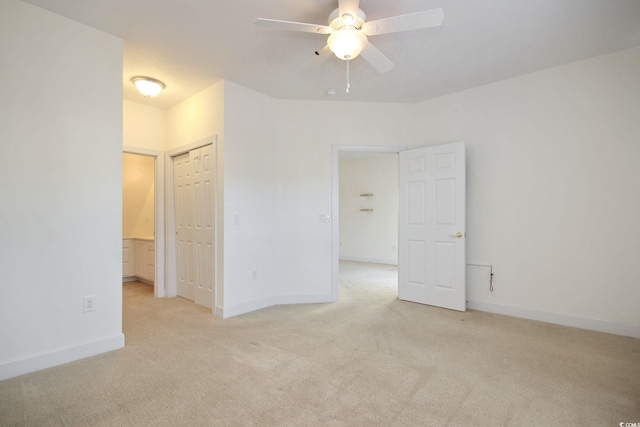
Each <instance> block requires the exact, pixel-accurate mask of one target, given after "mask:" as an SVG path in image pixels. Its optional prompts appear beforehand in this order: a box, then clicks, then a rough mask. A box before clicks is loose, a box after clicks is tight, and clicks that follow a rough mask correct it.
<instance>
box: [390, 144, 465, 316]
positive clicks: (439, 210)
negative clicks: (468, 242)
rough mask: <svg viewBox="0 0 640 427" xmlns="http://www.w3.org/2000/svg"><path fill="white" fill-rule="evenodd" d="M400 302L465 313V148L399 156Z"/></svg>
mask: <svg viewBox="0 0 640 427" xmlns="http://www.w3.org/2000/svg"><path fill="white" fill-rule="evenodd" d="M399 185H400V189H399V198H400V210H399V236H398V237H399V242H398V243H399V246H398V249H399V254H398V255H399V256H398V297H399V298H400V299H402V300H406V301H412V302H418V303H422V304H429V305H434V306H438V307H444V308H450V309H453V310H459V311H465V310H466V294H465V292H466V288H465V286H466V285H465V147H464V143H462V142H458V143H452V144H445V145H438V146H434V147H426V148H419V149H415V150H406V151H401V152H400V160H399Z"/></svg>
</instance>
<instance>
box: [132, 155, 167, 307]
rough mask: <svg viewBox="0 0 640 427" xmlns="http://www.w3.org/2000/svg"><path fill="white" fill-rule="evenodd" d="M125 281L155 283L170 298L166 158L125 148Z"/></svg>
mask: <svg viewBox="0 0 640 427" xmlns="http://www.w3.org/2000/svg"><path fill="white" fill-rule="evenodd" d="M122 206H123V229H122V233H123V235H122V237H123V254H122V256H123V280H126V278H133V279H136V278H139V279H142V280H143V281H145V282H147V283H149V284H153V288H154V291H153V293H154V296H155V297H156V298H162V297H165V296H166V289H165V274H164V265H165V258H164V157H163V153H162V152H160V151H155V150H148V149H144V148H138V147H129V146H126V147H124V148H123V201H122Z"/></svg>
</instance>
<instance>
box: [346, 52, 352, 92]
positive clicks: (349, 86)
mask: <svg viewBox="0 0 640 427" xmlns="http://www.w3.org/2000/svg"><path fill="white" fill-rule="evenodd" d="M349 62H351V60H349V59H347V93H349V89H351V84H350V83H349Z"/></svg>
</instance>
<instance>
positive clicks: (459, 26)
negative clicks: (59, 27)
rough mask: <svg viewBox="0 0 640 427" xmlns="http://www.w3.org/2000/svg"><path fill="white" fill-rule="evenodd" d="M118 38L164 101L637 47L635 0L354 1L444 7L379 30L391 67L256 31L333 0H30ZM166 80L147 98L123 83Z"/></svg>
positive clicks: (449, 77) (320, 91) (481, 69)
mask: <svg viewBox="0 0 640 427" xmlns="http://www.w3.org/2000/svg"><path fill="white" fill-rule="evenodd" d="M26 2H27V3H31V4H33V5H36V6H39V7H42V8H44V9H47V10H50V11H52V12H55V13H58V14H60V15H63V16H66V17H68V18H71V19H73V20H75V21H78V22H81V23H84V24H86V25H89V26H91V27H94V28H97V29H100V30H102V31H105V32H107V33H110V34H113V35H115V36H118V37H120V38H122V39H123V40H124V70H123V85H124V97H125V99H129V100H132V101H136V102H142V103H145V104H148V105H152V106H156V107H159V108H168V107H171V106H173V105H175V104H177V103H178V102H180V101H182V100H184V99H186V98H188V97H189V96H192V95H194V94H195V93H197V92H199V91H201V90H203V89H205V88H207V87H208V86H210V85H211V84H213V83H215V82H217V81H219V80H220V79H228V80H231V81H234V82H236V83H239V84H241V85H243V86H245V87H248V88H251V89H254V90H256V91H259V92H262V93H264V94H267V95H269V96H271V97H274V98H285V99H311V100H327V99H328V98H327V96H326V95H325V90H326V89H328V88H335V89H337V92H338V94H337V95H336V96H334V97H332V98H331V99H332V100H344V101H348V100H352V101H380V102H404V103H412V102H418V101H422V100H425V99H429V98H433V97H437V96H441V95H444V94H448V93H453V92H457V91H460V90H464V89H468V88H471V87H475V86H480V85H483V84H487V83H491V82H494V81H498V80H503V79H505V78H509V77H513V76H517V75H521V74H526V73H529V72H533V71H537V70H541V69H544V68H548V67H553V66H557V65H561V64H565V63H568V62H572V61H576V60H580V59H584V58H588V57H592V56H597V55H601V54H604V53H608V52H613V51H616V50H621V49H625V48H629V47H633V46H638V45H640V0H394V1H389V0H361V2H360V8H361V9H362V10H364V12H365V13H366V14H367V18H368V20H374V19H379V18H384V17H387V16H395V15H401V14H406V13H411V12H417V11H421V10H425V9H432V8H436V7H441V8H442V9H443V10H444V13H445V19H444V24H443V26H442V27H440V28H438V29H424V30H415V31H409V32H403V33H395V34H386V35H380V36H374V37H371V38H370V41H371V42H372V43H374V44H375V46H376V47H377V48H378V49H380V50H381V51H382V52H383V53H384V54H385V55H386V56H387V57H389V58H390V59H391V60H392V61H393V62H394V63H395V64H396V67H395V68H394V69H392V70H391V71H390V72H388V73H385V74H378V73H377V72H376V71H375V70H374V69H373V68H371V66H370V65H369V64H368V63H366V62H365V61H364V60H363V59H362V58H356V59H354V60H353V61H352V63H351V93H350V94H348V95H347V94H346V93H345V90H344V89H345V86H346V63H345V62H343V61H341V60H339V59H337V58H335V57H333V58H330V59H329V60H328V61H327V62H325V63H324V64H323V65H322V66H321V67H320V68H318V69H315V70H313V71H308V70H305V71H303V70H302V67H303V66H304V65H305V63H306V62H307V61H308V59H309V58H312V57H313V55H314V51H316V50H319V49H321V48H322V47H323V46H324V45H325V44H326V36H321V35H316V34H309V33H294V32H283V31H275V30H268V29H258V28H256V27H255V25H254V22H255V19H256V18H258V17H261V18H271V19H281V20H288V21H299V22H308V23H318V24H326V23H327V17H328V16H329V14H330V13H331V11H332V10H333V9H335V8H336V7H337V0H269V1H265V0H181V1H176V0H105V1H94V0H90V1H88V0H26ZM135 75H147V76H151V77H154V78H157V79H159V80H162V81H164V82H165V83H166V85H167V88H166V90H165V91H164V92H163V93H162V94H161V95H160V96H158V97H157V98H153V99H148V100H143V99H142V98H141V96H140V95H139V93H138V92H137V91H136V90H135V87H134V86H133V84H132V83H131V82H130V81H129V79H130V78H131V77H132V76H135Z"/></svg>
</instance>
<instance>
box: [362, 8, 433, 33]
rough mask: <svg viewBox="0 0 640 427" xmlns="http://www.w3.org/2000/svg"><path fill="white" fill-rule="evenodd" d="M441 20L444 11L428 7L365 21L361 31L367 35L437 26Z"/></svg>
mask: <svg viewBox="0 0 640 427" xmlns="http://www.w3.org/2000/svg"><path fill="white" fill-rule="evenodd" d="M443 20H444V12H443V11H442V9H430V10H424V11H422V12H416V13H409V14H407V15H399V16H392V17H390V18H383V19H378V20H375V21H371V22H367V23H366V24H364V26H363V27H362V31H363V32H364V33H365V34H366V35H368V36H377V35H378V34H386V33H397V32H399V31H409V30H418V29H420V28H429V27H438V26H440V25H442V21H443Z"/></svg>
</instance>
